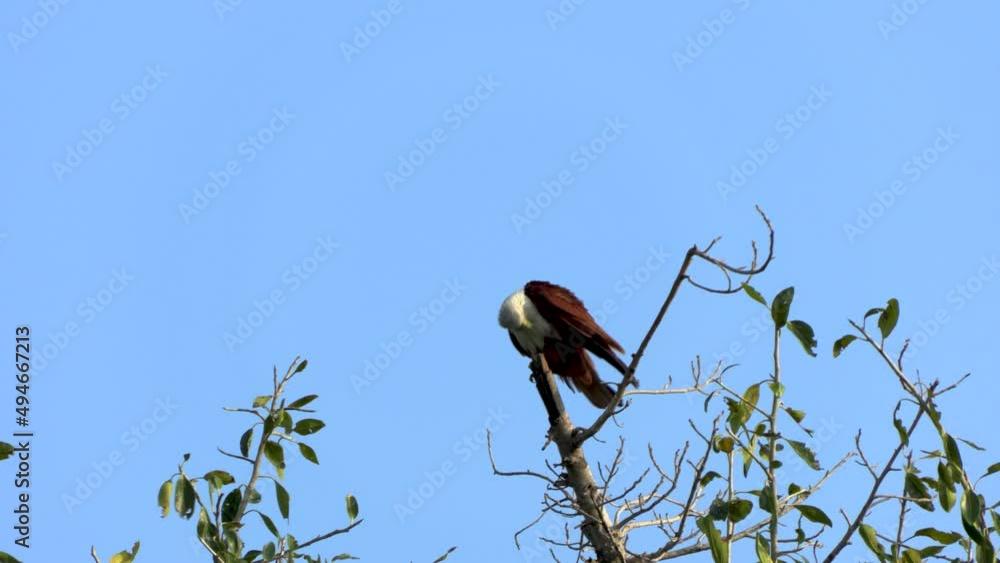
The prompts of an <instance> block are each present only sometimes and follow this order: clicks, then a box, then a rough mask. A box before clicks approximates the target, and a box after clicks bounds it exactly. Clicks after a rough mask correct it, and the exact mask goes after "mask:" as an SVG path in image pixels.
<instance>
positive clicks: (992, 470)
mask: <svg viewBox="0 0 1000 563" xmlns="http://www.w3.org/2000/svg"><path fill="white" fill-rule="evenodd" d="M997 471H1000V462H997V463H994V464H993V465H991V466H989V467H987V468H986V473H985V474H983V477H986V476H988V475H993V474H994V473H996V472H997ZM998 532H1000V530H998Z"/></svg>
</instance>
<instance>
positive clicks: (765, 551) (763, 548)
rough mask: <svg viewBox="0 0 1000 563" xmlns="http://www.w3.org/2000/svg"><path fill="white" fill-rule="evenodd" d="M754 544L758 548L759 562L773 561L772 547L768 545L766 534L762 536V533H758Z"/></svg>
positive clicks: (771, 562) (770, 562) (767, 562)
mask: <svg viewBox="0 0 1000 563" xmlns="http://www.w3.org/2000/svg"><path fill="white" fill-rule="evenodd" d="M754 545H755V546H756V548H757V562H758V563H773V561H774V560H773V559H771V555H770V548H769V547H768V545H767V541H766V540H765V539H764V536H762V535H761V534H757V539H756V541H755V542H754Z"/></svg>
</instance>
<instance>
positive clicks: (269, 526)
mask: <svg viewBox="0 0 1000 563" xmlns="http://www.w3.org/2000/svg"><path fill="white" fill-rule="evenodd" d="M257 514H259V515H260V519H261V520H263V522H264V526H266V527H267V529H268V531H270V532H271V534H272V535H273V536H274V537H276V538H279V539H280V538H281V534H279V533H278V527H277V526H275V525H274V521H273V520H271V517H270V516H268V515H267V514H264V513H263V512H259V511H258V512H257Z"/></svg>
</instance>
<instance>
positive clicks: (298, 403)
mask: <svg viewBox="0 0 1000 563" xmlns="http://www.w3.org/2000/svg"><path fill="white" fill-rule="evenodd" d="M317 397H319V395H306V396H305V397H300V398H298V399H295V400H294V401H292V404H290V405H288V406H287V407H285V408H286V409H288V410H293V409H301V408H302V407H304V406H306V405H308V404H309V403H311V402H313V401H315V400H316V398H317Z"/></svg>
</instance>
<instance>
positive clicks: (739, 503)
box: [729, 498, 753, 524]
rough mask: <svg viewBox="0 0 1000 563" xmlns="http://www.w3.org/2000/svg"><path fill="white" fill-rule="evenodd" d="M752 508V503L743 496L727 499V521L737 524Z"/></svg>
mask: <svg viewBox="0 0 1000 563" xmlns="http://www.w3.org/2000/svg"><path fill="white" fill-rule="evenodd" d="M752 510H753V503H752V502H750V501H748V500H747V499H745V498H736V499H733V500H731V501H729V521H730V522H732V523H734V524H737V523H739V522H740V521H742V520H743V519H744V518H746V517H747V516H749V515H750V512H751V511H752Z"/></svg>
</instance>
